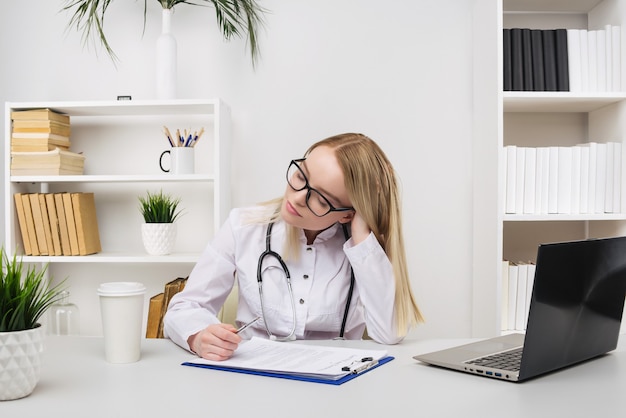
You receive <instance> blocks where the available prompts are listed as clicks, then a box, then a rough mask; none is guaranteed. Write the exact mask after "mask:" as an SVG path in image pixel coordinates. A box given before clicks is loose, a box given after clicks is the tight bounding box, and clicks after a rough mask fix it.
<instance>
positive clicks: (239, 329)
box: [235, 316, 261, 334]
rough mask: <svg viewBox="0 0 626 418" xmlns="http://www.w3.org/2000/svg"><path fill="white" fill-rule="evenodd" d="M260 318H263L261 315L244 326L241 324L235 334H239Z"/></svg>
mask: <svg viewBox="0 0 626 418" xmlns="http://www.w3.org/2000/svg"><path fill="white" fill-rule="evenodd" d="M259 319H261V317H260V316H257V317H256V318H254V319H253V320H252V321H250V322H248V323H247V324H243V325H242V326H240V327H239V328H238V329H237V331H235V334H239V333H240V332H241V331H243V330H245V329H246V328H248V327H249V326H250V325H252V324H254V323H255V322H256V321H258V320H259Z"/></svg>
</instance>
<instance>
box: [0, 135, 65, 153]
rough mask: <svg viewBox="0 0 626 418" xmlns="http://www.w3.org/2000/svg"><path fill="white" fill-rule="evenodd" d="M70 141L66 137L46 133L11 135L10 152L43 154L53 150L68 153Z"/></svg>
mask: <svg viewBox="0 0 626 418" xmlns="http://www.w3.org/2000/svg"><path fill="white" fill-rule="evenodd" d="M70 145H71V144H70V139H69V137H66V136H61V135H55V134H47V133H13V134H12V135H11V151H15V152H45V151H53V150H54V149H55V148H60V149H62V150H65V151H68V150H69V148H70Z"/></svg>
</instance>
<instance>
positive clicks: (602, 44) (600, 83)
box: [596, 29, 607, 91]
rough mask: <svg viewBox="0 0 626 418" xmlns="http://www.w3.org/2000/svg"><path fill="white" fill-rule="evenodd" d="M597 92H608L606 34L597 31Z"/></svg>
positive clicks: (602, 31)
mask: <svg viewBox="0 0 626 418" xmlns="http://www.w3.org/2000/svg"><path fill="white" fill-rule="evenodd" d="M596 65H597V69H596V77H597V86H596V91H607V85H606V32H605V31H604V30H602V29H600V30H597V31H596Z"/></svg>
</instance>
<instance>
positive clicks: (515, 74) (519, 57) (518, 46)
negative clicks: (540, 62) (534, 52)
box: [511, 28, 524, 91]
mask: <svg viewBox="0 0 626 418" xmlns="http://www.w3.org/2000/svg"><path fill="white" fill-rule="evenodd" d="M511 75H512V77H511V90H513V91H522V90H524V53H523V50H522V29H521V28H512V29H511Z"/></svg>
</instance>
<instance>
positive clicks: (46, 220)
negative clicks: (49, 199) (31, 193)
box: [37, 193, 57, 255]
mask: <svg viewBox="0 0 626 418" xmlns="http://www.w3.org/2000/svg"><path fill="white" fill-rule="evenodd" d="M37 199H38V200H39V208H40V209H41V218H42V220H43V230H44V233H45V235H46V247H47V248H48V255H57V254H55V252H54V244H53V243H52V228H51V227H50V215H49V214H48V206H47V205H46V196H45V195H44V194H43V193H37Z"/></svg>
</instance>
